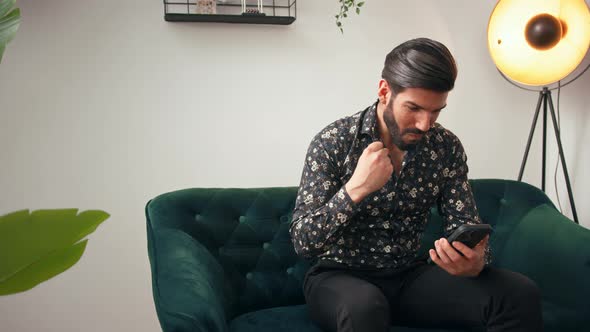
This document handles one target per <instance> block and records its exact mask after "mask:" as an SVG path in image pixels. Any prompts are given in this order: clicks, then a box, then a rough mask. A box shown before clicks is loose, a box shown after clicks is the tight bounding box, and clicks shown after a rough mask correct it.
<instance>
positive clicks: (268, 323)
mask: <svg viewBox="0 0 590 332" xmlns="http://www.w3.org/2000/svg"><path fill="white" fill-rule="evenodd" d="M229 330H230V332H238V331H239V332H267V331H268V332H271V331H272V332H275V331H284V332H290V331H293V332H322V330H320V329H319V328H318V327H316V326H315V325H314V324H313V323H312V322H311V320H310V319H309V315H308V313H307V306H306V305H296V306H288V307H275V308H270V309H264V310H259V311H253V312H248V313H245V314H243V315H241V316H238V317H236V318H235V319H233V320H232V321H231V322H230V325H229ZM391 332H460V331H459V330H441V329H435V330H433V329H418V328H409V327H397V326H396V327H392V328H391Z"/></svg>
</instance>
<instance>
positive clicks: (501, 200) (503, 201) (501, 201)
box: [500, 198, 508, 205]
mask: <svg viewBox="0 0 590 332" xmlns="http://www.w3.org/2000/svg"><path fill="white" fill-rule="evenodd" d="M507 203H508V201H507V200H506V198H501V199H500V204H502V205H506V204H507Z"/></svg>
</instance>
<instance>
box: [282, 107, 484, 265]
mask: <svg viewBox="0 0 590 332" xmlns="http://www.w3.org/2000/svg"><path fill="white" fill-rule="evenodd" d="M376 110H377V103H375V104H373V105H372V106H370V107H368V108H367V109H365V110H364V111H361V112H358V113H356V114H354V115H352V116H348V117H344V118H342V119H339V120H337V121H335V122H333V123H332V124H330V125H328V126H327V127H325V128H324V129H323V130H322V131H320V132H319V133H318V134H317V135H316V136H315V137H314V138H313V140H312V142H311V144H310V145H309V148H308V151H307V155H306V157H305V165H304V168H303V174H302V177H301V183H300V186H299V190H298V193H297V199H296V202H295V208H294V211H293V222H292V224H291V227H290V234H291V237H292V240H293V244H294V246H295V251H296V252H297V253H298V254H299V255H301V256H303V257H305V258H308V259H313V260H316V259H321V260H327V261H330V262H335V263H340V264H344V265H346V266H348V267H352V268H363V269H364V268H369V269H385V268H401V267H404V266H406V265H408V264H409V263H411V262H412V261H413V260H415V259H416V258H417V257H416V255H417V252H418V249H419V247H420V240H421V237H422V234H423V232H424V230H425V227H426V224H427V222H428V219H429V216H430V209H431V207H432V206H433V205H434V204H437V205H438V207H439V211H440V213H441V216H442V217H443V218H444V222H445V226H444V228H445V232H446V236H449V235H450V234H451V233H452V231H453V230H455V229H456V228H458V227H459V226H460V225H462V224H465V223H469V224H475V223H481V221H480V217H479V215H478V212H477V208H476V205H475V201H474V199H473V194H472V191H471V187H470V185H469V183H468V182H467V172H468V167H467V164H466V160H467V158H466V155H465V151H464V150H463V146H462V145H461V142H460V141H459V139H458V138H457V137H456V136H455V135H454V134H453V133H451V132H450V131H449V130H447V129H445V128H443V127H442V126H441V125H440V124H438V123H436V124H435V125H434V126H433V127H432V128H431V129H430V130H429V131H428V132H427V133H426V134H425V135H424V136H423V138H422V140H421V141H420V142H419V143H418V144H417V145H416V147H415V148H414V149H412V150H408V152H407V153H406V155H405V156H404V159H403V162H402V169H401V172H400V174H399V177H398V176H396V174H395V172H394V173H393V174H392V176H391V178H390V179H389V180H388V182H387V183H386V184H385V185H384V186H383V187H382V188H381V189H380V190H377V191H375V192H373V193H371V194H369V195H368V196H367V197H365V198H364V199H363V200H362V201H361V202H359V203H358V204H355V203H354V202H353V201H352V199H351V198H350V196H349V194H348V193H347V191H346V189H345V187H344V185H345V184H346V183H347V182H348V180H349V179H350V178H351V176H352V174H353V172H354V170H355V168H356V165H357V162H358V159H359V157H360V156H361V154H362V152H363V150H364V149H365V148H366V147H367V146H368V145H369V144H371V143H372V142H374V141H378V140H380V137H379V133H378V129H377V111H376ZM489 261H490V255H489V248H486V262H488V263H489Z"/></svg>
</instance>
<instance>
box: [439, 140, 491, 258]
mask: <svg viewBox="0 0 590 332" xmlns="http://www.w3.org/2000/svg"><path fill="white" fill-rule="evenodd" d="M446 165H447V166H446V167H445V168H444V169H443V172H442V175H443V178H444V185H443V188H442V190H441V198H440V210H441V211H440V212H441V215H442V216H443V220H444V231H445V236H446V237H449V236H450V235H451V233H453V231H454V230H455V229H457V228H459V226H461V225H463V224H481V223H482V221H481V218H480V217H479V212H478V211H477V206H476V204H475V199H474V198H473V192H472V190H471V185H470V184H469V182H468V179H467V173H468V171H469V169H468V167H467V155H466V154H465V150H464V149H463V145H462V144H461V142H460V141H459V139H458V138H456V137H453V139H452V144H451V150H450V153H449V156H448V158H447V164H446ZM485 262H486V264H490V263H491V262H492V255H491V250H490V247H489V243H488V246H487V247H486V248H485Z"/></svg>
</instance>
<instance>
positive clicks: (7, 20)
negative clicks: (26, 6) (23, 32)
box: [0, 0, 20, 63]
mask: <svg viewBox="0 0 590 332" xmlns="http://www.w3.org/2000/svg"><path fill="white" fill-rule="evenodd" d="M15 3H16V2H15V0H0V63H1V62H2V56H3V55H4V50H5V49H6V44H7V43H8V42H10V41H11V40H12V39H13V38H14V35H15V34H16V30H18V27H19V25H20V9H18V8H15V9H13V10H10V9H11V8H12V7H13V6H14V4H15Z"/></svg>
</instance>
